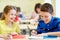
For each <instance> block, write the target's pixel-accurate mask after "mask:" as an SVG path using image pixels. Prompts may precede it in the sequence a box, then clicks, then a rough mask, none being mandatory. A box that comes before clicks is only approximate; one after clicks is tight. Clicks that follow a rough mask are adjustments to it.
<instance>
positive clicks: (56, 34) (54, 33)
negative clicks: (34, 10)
mask: <svg viewBox="0 0 60 40" xmlns="http://www.w3.org/2000/svg"><path fill="white" fill-rule="evenodd" d="M58 30H59V31H57V32H48V33H42V34H38V35H40V36H44V35H54V36H60V24H58Z"/></svg>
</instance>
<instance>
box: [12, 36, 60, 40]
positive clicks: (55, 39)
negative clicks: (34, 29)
mask: <svg viewBox="0 0 60 40" xmlns="http://www.w3.org/2000/svg"><path fill="white" fill-rule="evenodd" d="M12 40H60V37H57V38H46V39H43V38H42V37H35V38H31V39H29V38H28V36H26V38H24V39H12Z"/></svg>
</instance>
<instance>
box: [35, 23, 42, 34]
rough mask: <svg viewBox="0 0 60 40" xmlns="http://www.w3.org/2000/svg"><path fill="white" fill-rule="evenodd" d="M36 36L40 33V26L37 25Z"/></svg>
mask: <svg viewBox="0 0 60 40" xmlns="http://www.w3.org/2000/svg"><path fill="white" fill-rule="evenodd" d="M36 30H37V34H41V31H40V24H38V26H37V29H36Z"/></svg>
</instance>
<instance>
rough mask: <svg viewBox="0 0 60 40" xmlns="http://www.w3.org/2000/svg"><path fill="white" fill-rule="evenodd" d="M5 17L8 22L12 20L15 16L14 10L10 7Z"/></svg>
mask: <svg viewBox="0 0 60 40" xmlns="http://www.w3.org/2000/svg"><path fill="white" fill-rule="evenodd" d="M5 17H6V19H7V20H8V21H10V22H14V20H15V17H16V10H14V9H11V10H10V11H9V12H8V13H7V14H6V16H5Z"/></svg>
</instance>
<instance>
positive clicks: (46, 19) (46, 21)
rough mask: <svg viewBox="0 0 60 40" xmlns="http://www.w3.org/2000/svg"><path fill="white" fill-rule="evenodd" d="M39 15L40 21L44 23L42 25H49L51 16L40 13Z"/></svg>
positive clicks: (46, 13)
mask: <svg viewBox="0 0 60 40" xmlns="http://www.w3.org/2000/svg"><path fill="white" fill-rule="evenodd" d="M40 15H41V19H42V20H43V21H44V23H49V22H50V20H51V18H52V14H50V13H49V12H43V11H41V12H40Z"/></svg>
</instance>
